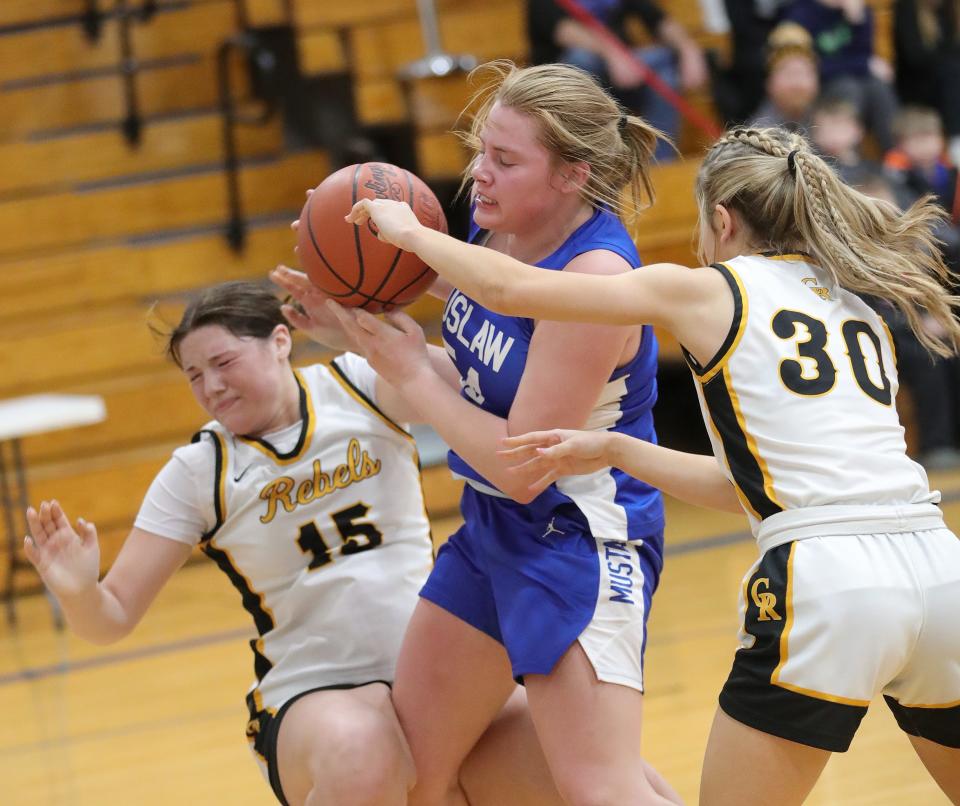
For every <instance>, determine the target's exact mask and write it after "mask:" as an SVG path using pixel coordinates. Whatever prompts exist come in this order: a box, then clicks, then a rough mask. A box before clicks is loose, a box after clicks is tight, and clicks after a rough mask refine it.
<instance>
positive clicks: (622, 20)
mask: <svg viewBox="0 0 960 806" xmlns="http://www.w3.org/2000/svg"><path fill="white" fill-rule="evenodd" d="M578 2H579V4H580V5H581V6H583V7H584V8H585V9H586V10H587V11H589V12H590V13H591V14H592V15H593V16H594V17H596V18H597V19H598V20H600V22H602V23H603V24H604V25H606V26H607V27H608V28H609V29H610V30H611V31H612V32H613V33H614V34H615V35H616V36H617V37H618V38H619V39H620V40H621V41H622V42H624V43H629V42H630V38H629V36H628V33H627V27H628V23H629V22H630V21H631V20H639V21H640V22H641V23H643V26H644V27H645V28H646V29H647V31H649V32H650V35H651V36H652V37H653V38H654V39H655V40H656V44H654V45H651V46H648V47H641V48H636V49H634V50H633V54H634V55H635V56H636V57H637V58H638V59H639V60H640V61H642V62H643V63H644V64H645V65H646V66H647V67H648V68H650V69H651V70H653V71H654V72H655V73H656V74H657V75H658V76H659V77H660V78H661V79H663V81H664V82H666V83H667V84H668V85H669V86H670V87H672V88H673V89H674V90H676V91H678V92H679V91H681V90H694V89H699V88H701V87H703V86H705V85H706V83H707V76H708V71H707V63H706V58H705V57H704V53H703V50H702V49H701V48H700V46H699V45H697V43H696V42H695V41H694V40H693V39H692V38H691V37H690V35H689V33H688V32H687V31H686V29H684V27H683V26H682V25H681V24H680V23H678V22H677V21H676V20H675V19H673V18H672V17H670V16H669V15H668V14H666V13H665V12H664V11H663V9H661V8H660V6H659V5H657V3H655V2H651V1H650V0H578ZM527 31H528V33H529V36H530V46H531V59H532V61H533V63H534V64H546V63H548V62H565V63H566V64H572V65H574V66H576V67H580V68H582V69H583V70H586V71H587V72H589V73H592V74H593V75H595V76H597V78H599V79H600V81H601V82H602V83H603V84H605V85H606V86H607V87H609V89H610V90H611V92H612V93H613V95H614V96H615V97H616V98H617V99H618V100H619V101H620V102H621V103H622V104H623V105H624V106H626V107H628V108H629V109H631V110H633V111H634V112H636V113H637V114H638V115H640V116H641V117H642V118H643V119H644V120H645V121H647V122H648V123H649V124H650V125H651V126H653V127H654V128H657V129H659V130H660V131H662V132H663V133H664V134H666V135H667V136H668V137H669V138H670V139H671V140H673V141H674V142H675V141H676V140H677V137H678V135H679V134H680V113H679V111H678V110H677V108H676V107H675V106H674V105H673V104H671V103H670V102H669V101H667V100H666V99H665V98H663V97H662V96H661V95H660V94H659V93H657V92H656V91H655V90H653V89H651V88H650V87H649V86H647V85H646V83H645V81H644V77H643V73H642V72H641V70H640V69H639V68H638V67H637V65H636V64H635V63H634V61H633V59H631V58H630V57H629V56H628V55H627V54H626V53H624V52H623V51H622V50H621V49H619V48H616V47H613V46H612V45H611V44H610V43H609V42H607V41H606V40H605V39H604V38H602V37H601V36H598V35H597V33H595V32H594V31H593V30H591V29H590V28H588V27H586V26H585V25H583V24H582V23H580V22H578V21H577V20H575V19H573V18H572V17H571V16H570V15H569V14H568V13H567V12H566V11H565V10H564V9H563V8H561V7H560V6H559V5H558V4H557V3H555V2H554V0H527ZM674 154H675V152H674V150H673V148H672V147H671V145H670V143H667V142H665V141H663V140H661V141H659V142H658V144H657V151H656V155H655V156H656V158H657V159H658V160H660V161H667V160H670V159H673V157H674Z"/></svg>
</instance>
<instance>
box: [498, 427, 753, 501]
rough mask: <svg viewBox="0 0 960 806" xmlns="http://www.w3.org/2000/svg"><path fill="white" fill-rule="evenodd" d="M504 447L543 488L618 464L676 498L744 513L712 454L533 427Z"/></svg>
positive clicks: (620, 436)
mask: <svg viewBox="0 0 960 806" xmlns="http://www.w3.org/2000/svg"><path fill="white" fill-rule="evenodd" d="M502 444H503V449H502V450H501V451H500V454H501V456H504V457H505V458H506V459H507V460H508V461H509V462H510V463H511V465H512V466H513V468H514V469H515V471H516V472H518V473H521V474H523V475H524V476H526V477H530V476H533V477H536V478H537V481H535V482H534V483H533V484H532V485H531V488H532V490H533V491H534V492H537V493H539V492H540V491H541V490H544V489H546V488H547V487H548V486H549V485H550V484H552V483H553V482H555V481H556V480H557V479H558V478H561V477H562V476H576V475H582V474H585V473H593V472H594V471H596V470H600V469H601V468H604V467H616V468H619V469H620V470H622V471H623V472H625V473H629V474H630V475H631V476H633V477H634V478H638V479H640V480H641V481H645V482H646V483H647V484H649V485H651V486H653V487H656V488H658V489H660V490H662V491H663V492H665V493H667V494H668V495H672V496H673V497H674V498H678V499H680V500H681V501H686V502H687V503H690V504H694V505H696V506H700V507H707V508H709V509H719V510H723V511H725V512H737V513H742V512H743V508H742V507H741V506H740V501H739V499H738V498H737V494H736V492H735V490H734V487H733V485H732V484H731V483H730V481H729V479H727V477H726V476H725V475H724V474H723V471H722V470H721V469H720V466H719V465H718V464H717V460H716V459H715V458H714V457H713V456H704V455H701V454H695V453H684V452H683V451H675V450H672V449H670V448H665V447H663V446H662V445H654V444H652V443H650V442H645V441H643V440H639V439H634V438H633V437H629V436H627V435H625V434H616V433H611V432H608V431H567V430H562V429H555V430H551V431H533V432H531V433H528V434H521V435H519V436H516V437H508V438H507V439H505V440H503V443H502Z"/></svg>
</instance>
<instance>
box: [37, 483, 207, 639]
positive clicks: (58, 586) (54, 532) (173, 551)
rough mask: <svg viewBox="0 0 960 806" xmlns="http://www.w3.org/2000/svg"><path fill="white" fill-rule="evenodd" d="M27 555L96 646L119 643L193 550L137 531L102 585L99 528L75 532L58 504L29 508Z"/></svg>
mask: <svg viewBox="0 0 960 806" xmlns="http://www.w3.org/2000/svg"><path fill="white" fill-rule="evenodd" d="M27 525H28V527H29V529H30V534H29V535H28V536H27V537H26V538H25V539H24V553H25V554H26V556H27V559H28V560H30V562H31V563H33V566H34V567H35V568H36V569H37V572H38V573H39V574H40V577H41V579H43V581H44V584H46V586H47V587H48V588H49V589H50V592H51V593H52V594H53V595H54V596H56V597H57V600H58V601H59V602H60V606H61V607H62V609H63V614H64V616H65V618H66V620H67V623H68V624H69V625H70V628H71V629H72V630H73V631H74V632H75V633H76V634H77V635H79V636H80V637H81V638H85V639H87V640H88V641H92V642H93V643H96V644H107V643H111V642H113V641H116V640H119V639H120V638H122V637H123V636H124V635H126V634H127V633H129V632H130V630H132V629H133V628H134V627H135V626H136V624H137V622H139V621H140V619H141V617H142V616H143V614H144V612H146V609H147V607H148V606H149V605H150V603H151V602H152V601H153V599H154V598H155V597H156V595H157V593H158V592H159V591H160V588H162V587H163V585H164V584H165V583H166V581H167V580H168V579H169V578H170V576H171V575H172V574H173V572H174V571H176V570H177V569H178V568H179V567H180V566H181V565H183V563H184V562H185V561H186V559H187V557H189V556H190V550H191V549H190V546H188V545H187V544H185V543H178V542H176V541H174V540H168V539H167V538H164V537H160V536H159V535H154V534H151V533H150V532H145V531H143V530H142V529H137V528H134V529H133V530H132V531H131V533H130V535H129V537H128V538H127V540H126V542H125V543H124V545H123V548H122V549H121V551H120V555H119V556H118V557H117V560H116V562H115V563H114V565H113V567H112V568H111V569H110V572H109V573H108V574H107V576H106V577H105V578H104V580H103V581H102V582H99V581H98V579H99V575H100V546H99V543H98V541H97V530H96V527H95V526H94V525H93V524H92V523H90V522H89V521H85V520H84V519H83V518H80V519H79V520H78V521H77V528H76V529H74V528H73V526H72V525H71V524H70V521H69V519H68V518H67V516H66V514H65V513H64V511H63V508H62V507H61V506H60V504H59V503H58V502H57V501H43V502H42V503H41V504H40V506H39V507H37V508H36V509H34V508H33V507H30V508H29V509H27Z"/></svg>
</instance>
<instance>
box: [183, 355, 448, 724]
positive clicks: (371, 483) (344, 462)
mask: <svg viewBox="0 0 960 806" xmlns="http://www.w3.org/2000/svg"><path fill="white" fill-rule="evenodd" d="M345 366H346V365H345V364H339V363H338V362H337V361H335V362H334V363H333V364H332V365H331V366H330V367H329V368H328V367H325V366H322V365H316V366H311V367H308V368H306V369H303V370H300V371H298V372H297V373H296V375H297V382H298V384H299V386H300V406H301V413H302V415H303V423H302V428H301V432H300V438H299V440H298V442H297V444H296V445H295V446H294V447H293V449H292V450H291V451H290V452H289V453H278V452H277V451H276V449H274V448H273V447H272V446H271V445H270V444H269V443H267V442H265V441H264V440H259V439H247V438H243V437H237V436H234V435H232V434H230V433H229V432H227V431H226V430H225V429H223V427H222V426H220V425H219V424H218V423H216V422H214V423H210V424H208V425H207V426H206V427H205V428H204V429H203V430H202V431H201V432H200V433H199V434H198V435H197V436H196V437H195V438H194V439H195V440H197V439H204V440H209V441H211V442H212V444H213V447H214V449H215V452H216V471H215V473H214V476H215V486H214V488H213V489H211V490H210V494H211V495H212V496H214V507H215V512H216V523H215V525H214V527H213V528H212V529H211V530H210V531H209V532H208V533H207V534H206V535H204V537H203V539H202V540H201V543H200V546H201V548H202V549H203V550H204V551H205V552H206V554H208V555H209V556H210V557H211V558H212V559H213V560H214V561H215V562H216V563H217V565H218V566H219V567H220V569H221V570H223V571H224V573H226V574H227V576H228V577H229V578H230V580H231V582H233V584H234V586H236V588H237V589H238V590H239V591H240V594H241V596H242V599H243V606H244V608H245V609H246V610H247V611H248V612H249V613H250V615H251V616H252V617H253V621H254V624H255V625H256V629H257V634H258V637H257V638H256V639H254V640H252V641H251V642H250V643H251V646H252V647H253V651H254V655H255V671H256V677H257V682H256V683H255V684H254V686H253V688H252V689H251V691H250V694H249V695H248V697H247V701H248V705H249V707H250V711H251V723H250V730H249V731H248V734H250V735H251V738H252V733H253V732H255V731H256V730H257V729H258V724H259V722H258V719H257V717H258V715H259V713H260V712H262V711H264V710H267V711H271V712H272V711H274V710H275V709H277V708H278V707H279V706H280V705H282V704H283V703H284V702H285V701H286V700H287V699H289V698H290V697H292V696H293V695H295V694H298V693H300V692H303V691H306V690H308V689H311V688H317V687H321V686H337V685H347V684H358V683H367V682H371V681H375V680H383V681H392V679H393V675H394V667H395V663H396V657H397V653H398V650H399V647H400V641H401V639H402V637H403V633H404V630H405V628H406V625H407V622H408V621H409V618H410V615H411V613H412V612H413V608H414V605H415V604H416V601H417V597H418V593H419V590H420V587H421V585H422V584H423V582H424V581H425V579H426V577H427V574H428V572H429V570H430V568H431V566H432V544H431V540H430V530H429V523H428V520H427V515H426V511H425V509H424V504H423V496H422V491H421V486H420V469H419V459H418V456H417V452H416V448H415V445H414V442H413V438H412V437H411V436H410V435H409V434H408V433H407V432H406V431H405V430H403V429H402V428H400V427H399V426H398V425H396V424H394V423H393V422H392V421H390V420H389V419H387V418H386V417H385V416H384V415H382V414H381V413H380V412H379V410H378V409H377V408H376V407H375V406H374V405H373V404H372V403H371V402H370V401H369V400H368V399H367V398H366V397H365V396H364V395H363V394H362V393H361V392H360V391H359V389H358V388H356V387H355V386H354V384H352V383H351V381H350V379H349V377H348V374H347V371H345V369H344V367H345Z"/></svg>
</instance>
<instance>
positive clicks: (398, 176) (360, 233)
mask: <svg viewBox="0 0 960 806" xmlns="http://www.w3.org/2000/svg"><path fill="white" fill-rule="evenodd" d="M360 199H394V200H396V201H405V202H406V203H407V204H409V205H410V206H411V207H412V208H413V211H414V213H416V215H417V218H418V219H419V220H420V223H422V224H424V225H425V226H427V227H430V228H431V229H435V230H440V231H441V232H446V231H447V219H446V217H445V216H444V214H443V209H442V208H441V207H440V203H439V202H438V201H437V197H436V196H434V195H433V191H431V190H430V188H428V187H427V186H426V184H424V182H423V180H421V179H420V178H419V177H417V176H414V175H413V174H412V173H410V172H409V171H406V170H404V169H403V168H398V167H397V166H396V165H390V164H389V163H385V162H365V163H363V164H359V165H348V166H347V167H346V168H341V169H340V170H339V171H337V172H335V173H332V174H330V176H328V177H327V178H326V179H324V180H323V182H321V183H320V184H319V185H318V186H317V188H316V190H314V192H313V193H311V194H310V198H309V199H307V203H306V204H305V205H304V207H303V211H302V212H301V213H300V226H299V228H298V229H297V253H298V254H299V256H300V265H301V266H302V267H303V270H304V271H305V272H306V273H307V275H308V276H309V277H310V280H311V282H312V283H313V284H314V285H316V286H318V287H319V288H320V289H322V290H323V291H324V292H325V293H326V294H328V295H329V296H331V297H333V298H334V299H335V300H336V301H337V302H339V303H340V304H341V305H345V306H348V307H351V308H365V309H366V310H368V311H371V312H374V313H376V312H378V311H388V310H391V309H392V308H397V307H399V306H401V305H406V304H408V303H410V302H413V300H415V299H416V298H417V297H419V296H420V295H421V294H422V293H423V292H424V291H426V290H427V288H428V287H429V286H430V284H431V283H432V282H433V280H434V278H435V277H436V274H435V273H434V271H433V269H431V268H430V267H429V266H427V264H426V263H424V262H423V261H422V260H420V258H418V257H417V256H416V255H415V254H413V253H412V252H404V251H403V250H402V249H398V248H397V247H395V246H392V245H391V244H388V243H384V242H383V241H380V240H378V239H377V235H376V229H375V228H374V226H373V224H372V222H368V223H367V224H365V225H363V226H361V227H357V226H354V225H353V224H348V223H347V222H346V221H344V220H343V217H344V216H345V215H346V214H347V213H349V212H350V208H351V207H353V205H354V203H355V202H357V201H359V200H360Z"/></svg>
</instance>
